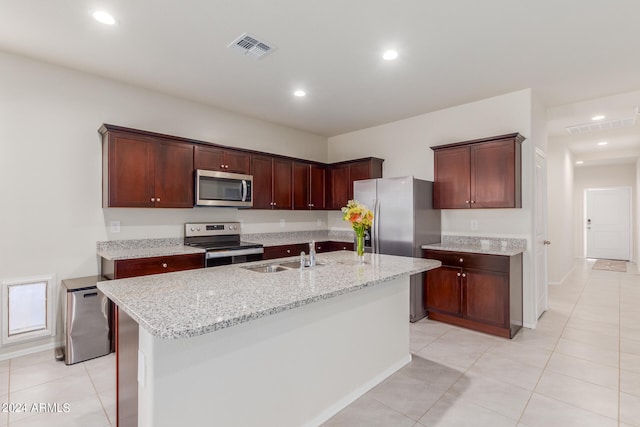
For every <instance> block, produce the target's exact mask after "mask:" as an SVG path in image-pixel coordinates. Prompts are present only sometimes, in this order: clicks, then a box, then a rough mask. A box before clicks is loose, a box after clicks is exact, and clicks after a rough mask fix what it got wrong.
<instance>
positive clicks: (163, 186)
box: [154, 141, 194, 208]
mask: <svg viewBox="0 0 640 427" xmlns="http://www.w3.org/2000/svg"><path fill="white" fill-rule="evenodd" d="M193 187H194V182H193V145H191V144H183V143H180V142H173V141H161V142H159V143H158V144H157V145H156V156H155V192H154V193H155V199H156V202H155V206H156V207H159V208H192V207H193V204H194V199H193Z"/></svg>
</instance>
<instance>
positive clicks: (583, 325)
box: [567, 317, 619, 337]
mask: <svg viewBox="0 0 640 427" xmlns="http://www.w3.org/2000/svg"><path fill="white" fill-rule="evenodd" d="M567 327H568V328H573V329H581V330H584V331H591V332H596V333H600V334H606V335H612V336H615V337H618V336H619V330H618V327H617V326H613V325H611V323H606V322H600V321H596V320H587V319H580V318H573V317H572V318H571V319H570V320H569V322H567Z"/></svg>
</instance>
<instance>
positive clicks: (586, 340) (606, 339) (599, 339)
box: [562, 327, 620, 351]
mask: <svg viewBox="0 0 640 427" xmlns="http://www.w3.org/2000/svg"><path fill="white" fill-rule="evenodd" d="M562 338H564V339H566V340H569V341H575V342H581V343H583V344H589V345H592V346H594V347H598V348H601V349H603V350H609V351H610V350H612V349H618V348H619V341H620V340H619V338H618V335H617V334H615V335H609V334H606V333H597V332H592V331H585V330H582V329H574V328H569V327H567V328H565V330H564V332H563V333H562Z"/></svg>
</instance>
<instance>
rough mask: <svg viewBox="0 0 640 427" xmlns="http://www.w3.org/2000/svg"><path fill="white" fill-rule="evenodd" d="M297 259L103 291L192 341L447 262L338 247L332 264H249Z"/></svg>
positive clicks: (154, 330)
mask: <svg viewBox="0 0 640 427" xmlns="http://www.w3.org/2000/svg"><path fill="white" fill-rule="evenodd" d="M297 259H298V258H297V257H291V258H283V259H282V260H270V261H258V262H252V263H244V264H235V265H229V266H222V267H213V268H206V269H201V270H190V271H183V272H177V273H166V274H159V275H153V276H143V277H135V278H129V279H120V280H112V281H105V282H100V283H98V288H99V289H100V290H101V291H102V292H103V293H104V294H105V295H107V297H109V298H110V299H111V300H113V301H114V302H115V303H116V304H117V305H118V307H119V308H120V309H122V310H123V311H124V312H126V313H127V314H128V315H129V316H131V317H132V318H133V319H134V320H135V321H136V322H137V323H138V324H139V325H140V326H141V327H142V328H143V329H145V330H146V331H148V332H149V333H150V334H151V335H153V336H155V337H159V338H188V337H194V336H198V335H203V334H207V333H209V332H213V331H216V330H220V329H223V328H228V327H230V326H234V325H237V324H241V323H244V322H249V321H251V320H254V319H258V318H261V317H265V316H270V315H273V314H276V313H280V312H283V311H286V310H290V309H293V308H296V307H300V306H304V305H307V304H311V303H314V302H317V301H321V300H325V299H329V298H333V297H336V296H338V295H342V294H347V293H350V292H353V291H357V290H359V289H362V288H366V287H371V286H373V285H376V284H379V283H384V282H389V281H392V280H394V279H397V278H400V277H406V276H409V275H412V274H416V273H420V272H423V271H427V270H430V269H432V268H437V267H438V266H440V262H438V261H433V260H427V259H420V258H409V257H398V256H391V255H377V254H375V255H372V254H366V255H365V260H366V262H365V264H360V263H359V262H358V261H357V259H356V255H355V253H354V252H351V251H337V252H328V253H323V254H320V255H318V256H317V262H318V263H319V264H325V265H321V266H316V267H313V268H310V269H305V270H304V271H300V270H288V271H281V272H275V273H258V272H254V271H250V270H247V269H245V268H243V267H247V266H256V265H263V264H272V263H274V262H277V261H285V260H289V261H291V260H297Z"/></svg>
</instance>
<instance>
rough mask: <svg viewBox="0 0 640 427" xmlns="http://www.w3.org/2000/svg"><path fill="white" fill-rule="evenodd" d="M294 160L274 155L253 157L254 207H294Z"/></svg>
mask: <svg viewBox="0 0 640 427" xmlns="http://www.w3.org/2000/svg"><path fill="white" fill-rule="evenodd" d="M292 170H293V168H292V161H291V160H287V159H281V158H278V157H272V156H262V155H254V156H252V158H251V174H252V175H253V208H254V209H291V208H292V191H293V188H292V173H293V172H292Z"/></svg>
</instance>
